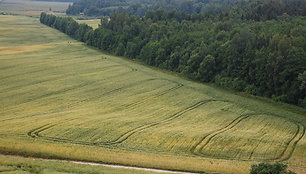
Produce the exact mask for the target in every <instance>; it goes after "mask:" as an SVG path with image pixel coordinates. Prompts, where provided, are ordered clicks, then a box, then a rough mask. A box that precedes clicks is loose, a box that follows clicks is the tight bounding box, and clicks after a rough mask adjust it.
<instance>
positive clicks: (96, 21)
mask: <svg viewBox="0 0 306 174" xmlns="http://www.w3.org/2000/svg"><path fill="white" fill-rule="evenodd" d="M76 21H77V22H78V23H80V24H82V23H84V24H87V25H89V26H91V27H92V28H93V29H96V28H98V27H99V24H100V23H101V19H87V20H76Z"/></svg>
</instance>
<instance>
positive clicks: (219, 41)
mask: <svg viewBox="0 0 306 174" xmlns="http://www.w3.org/2000/svg"><path fill="white" fill-rule="evenodd" d="M40 19H41V22H42V23H44V24H46V25H48V26H51V27H54V28H56V29H58V30H60V31H62V32H64V33H67V34H68V35H69V36H71V37H73V38H75V39H77V40H80V41H82V42H86V44H88V45H91V46H94V47H97V48H99V49H102V50H105V51H108V52H110V53H113V54H116V55H118V56H125V57H128V58H132V59H138V60H140V61H142V62H145V63H146V64H148V65H151V66H157V67H159V68H163V69H169V70H172V71H175V72H178V73H181V74H183V75H185V76H187V77H188V78H191V79H194V80H198V81H201V82H214V83H216V84H217V85H219V86H223V87H226V88H231V89H235V90H239V91H244V92H247V93H249V94H253V95H259V96H265V97H271V98H273V99H275V100H277V101H282V102H287V103H291V104H296V105H300V106H302V107H306V99H305V93H306V18H305V17H302V16H290V15H288V14H283V15H281V16H278V17H277V20H259V21H255V20H248V19H237V18H231V17H230V16H226V15H225V16H220V15H215V16H210V17H205V16H203V15H199V14H192V15H190V14H186V13H184V12H179V11H165V10H162V9H158V10H154V11H148V12H147V13H146V15H145V16H144V17H138V16H134V15H131V14H126V13H118V12H117V13H113V14H111V15H110V16H109V18H108V17H102V18H101V25H100V27H99V28H97V29H95V30H93V29H92V28H91V27H89V26H87V25H86V24H78V23H76V22H75V21H74V20H73V19H72V18H70V17H56V16H53V15H47V14H45V13H42V14H41V18H40Z"/></svg>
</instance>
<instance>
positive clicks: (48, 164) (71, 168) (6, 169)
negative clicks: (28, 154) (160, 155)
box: [0, 155, 156, 174]
mask: <svg viewBox="0 0 306 174" xmlns="http://www.w3.org/2000/svg"><path fill="white" fill-rule="evenodd" d="M0 172H1V173H6V174H9V173H11V174H13V173H14V174H30V173H41V174H50V173H52V174H69V173H109V174H121V173H122V174H124V173H135V174H142V173H145V174H150V173H156V172H150V171H139V170H133V169H118V168H110V167H104V166H91V165H86V164H77V163H72V162H67V161H58V160H42V159H29V158H22V157H17V156H4V155H0Z"/></svg>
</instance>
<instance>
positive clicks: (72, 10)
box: [66, 0, 306, 19]
mask: <svg viewBox="0 0 306 174" xmlns="http://www.w3.org/2000/svg"><path fill="white" fill-rule="evenodd" d="M159 8H163V9H164V10H167V11H171V10H178V11H183V12H185V13H187V14H203V15H215V14H220V13H223V12H224V11H231V9H233V8H235V11H236V13H238V15H241V14H243V13H245V12H247V13H248V14H249V15H251V16H246V18H250V17H253V18H255V19H258V18H259V17H261V15H262V14H264V15H267V16H268V17H269V18H273V17H275V14H278V15H279V14H283V13H288V14H289V15H304V16H305V14H306V2H305V1H304V0H289V1H288V0H277V1H275V0H273V1H271V0H257V1H249V0H117V1H113V0H79V1H77V2H75V3H73V5H71V6H69V8H68V9H67V11H66V13H67V14H68V15H79V14H84V15H86V16H109V15H110V14H111V13H114V12H125V13H128V14H133V15H136V16H144V15H145V14H146V12H147V11H148V10H157V9H159ZM274 13H275V14H274Z"/></svg>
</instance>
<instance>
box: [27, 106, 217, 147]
mask: <svg viewBox="0 0 306 174" xmlns="http://www.w3.org/2000/svg"><path fill="white" fill-rule="evenodd" d="M213 101H216V100H202V101H200V102H197V103H195V104H193V105H191V106H189V107H187V108H185V109H183V110H181V111H179V112H177V113H175V114H172V115H171V116H169V117H168V118H165V119H163V120H161V121H157V122H152V123H149V124H145V125H142V126H139V127H136V128H134V129H131V130H129V131H128V132H126V133H124V134H122V135H121V136H119V137H118V138H117V139H115V140H113V141H107V142H85V141H74V140H70V139H64V138H56V137H49V136H42V135H40V133H41V132H43V131H45V130H47V129H49V128H51V127H54V126H56V125H59V124H61V123H57V124H46V125H43V126H41V127H38V128H35V129H33V130H31V131H30V132H28V133H27V135H28V136H30V137H32V138H42V139H45V140H51V141H56V142H70V143H74V144H81V145H91V146H109V145H115V144H120V143H122V142H124V141H125V140H127V139H128V138H129V137H130V136H132V135H133V134H135V133H138V132H141V131H143V130H145V129H149V128H151V127H155V126H158V125H160V124H164V123H167V122H170V121H172V120H173V119H176V118H178V117H180V116H181V115H183V114H184V113H186V112H189V111H191V110H193V109H195V108H198V107H199V106H201V105H203V104H205V103H208V102H213Z"/></svg>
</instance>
